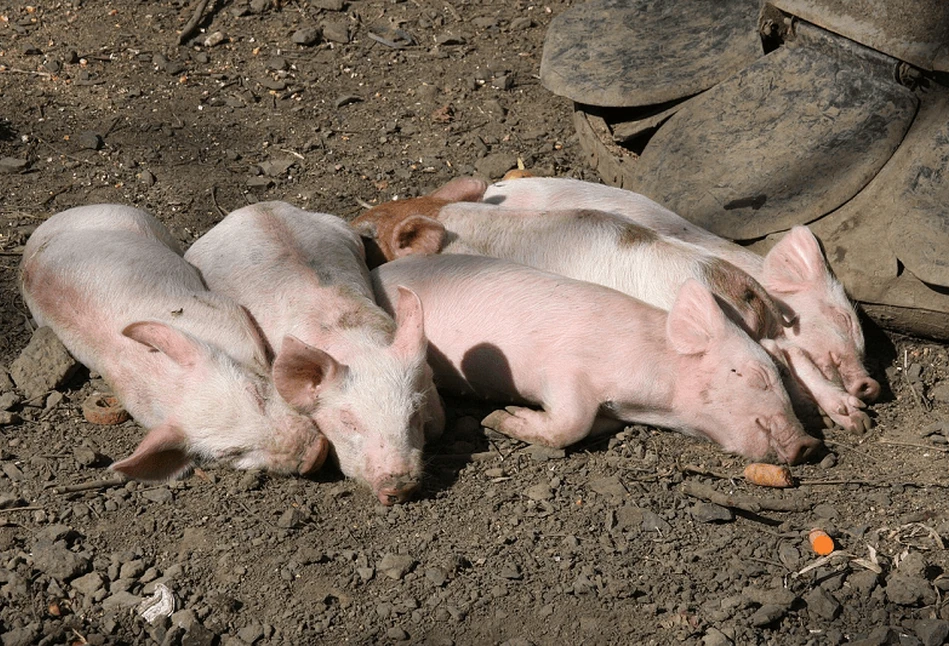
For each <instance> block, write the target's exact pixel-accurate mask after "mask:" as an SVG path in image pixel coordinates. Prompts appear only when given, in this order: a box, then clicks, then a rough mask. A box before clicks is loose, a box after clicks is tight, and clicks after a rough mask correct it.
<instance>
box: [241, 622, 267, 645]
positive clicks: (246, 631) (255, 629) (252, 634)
mask: <svg viewBox="0 0 949 646" xmlns="http://www.w3.org/2000/svg"><path fill="white" fill-rule="evenodd" d="M237 636H238V637H240V638H241V639H242V640H243V641H245V642H246V643H248V644H253V643H254V642H255V641H257V640H258V639H260V638H262V637H263V636H264V629H263V626H261V625H260V624H257V623H253V624H250V625H247V626H244V627H243V628H241V629H240V630H239V631H238V633H237Z"/></svg>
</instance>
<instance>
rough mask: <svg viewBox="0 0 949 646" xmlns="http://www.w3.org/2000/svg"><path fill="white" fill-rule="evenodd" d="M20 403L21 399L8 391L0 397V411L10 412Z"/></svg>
mask: <svg viewBox="0 0 949 646" xmlns="http://www.w3.org/2000/svg"><path fill="white" fill-rule="evenodd" d="M21 401H22V398H21V397H20V396H19V395H17V394H16V393H15V392H13V391H12V390H11V391H8V392H5V393H3V394H2V395H0V410H10V409H11V408H13V407H14V406H16V405H17V404H19V403H20V402H21Z"/></svg>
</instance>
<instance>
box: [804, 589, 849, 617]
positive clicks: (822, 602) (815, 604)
mask: <svg viewBox="0 0 949 646" xmlns="http://www.w3.org/2000/svg"><path fill="white" fill-rule="evenodd" d="M804 602H805V603H807V609H808V611H810V612H813V613H814V614H816V615H817V616H818V617H820V618H821V619H825V620H827V621H833V620H834V619H836V618H837V615H839V614H840V611H841V605H840V602H839V601H837V598H836V597H835V596H834V595H832V594H831V593H829V592H827V591H826V590H825V589H824V588H822V587H820V586H818V587H816V588H814V589H813V590H811V591H810V592H808V593H807V594H805V595H804Z"/></svg>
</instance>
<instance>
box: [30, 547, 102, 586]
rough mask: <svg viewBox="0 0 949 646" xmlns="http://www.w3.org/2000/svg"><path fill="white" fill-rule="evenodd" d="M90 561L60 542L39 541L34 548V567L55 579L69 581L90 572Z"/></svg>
mask: <svg viewBox="0 0 949 646" xmlns="http://www.w3.org/2000/svg"><path fill="white" fill-rule="evenodd" d="M89 566H90V563H89V559H87V558H86V557H84V556H79V555H78V554H75V553H73V552H71V551H69V549H67V548H66V546H65V545H64V544H63V543H62V542H60V541H56V542H55V543H50V542H48V541H46V540H38V541H37V542H36V545H34V547H33V567H35V568H36V569H37V570H39V571H41V572H45V573H46V574H48V575H49V576H51V577H53V578H54V579H58V580H60V581H69V580H71V579H74V578H76V577H77V576H79V575H81V574H85V573H86V572H88V571H89Z"/></svg>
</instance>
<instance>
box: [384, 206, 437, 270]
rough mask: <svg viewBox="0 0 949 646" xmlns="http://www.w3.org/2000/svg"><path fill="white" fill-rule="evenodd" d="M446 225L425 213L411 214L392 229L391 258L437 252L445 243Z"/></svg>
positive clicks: (390, 240)
mask: <svg viewBox="0 0 949 646" xmlns="http://www.w3.org/2000/svg"><path fill="white" fill-rule="evenodd" d="M446 237H447V232H446V231H445V226H444V225H443V224H442V223H441V222H439V221H437V220H433V219H432V218H430V217H428V216H425V215H410V216H409V217H407V218H405V219H404V220H402V221H401V222H399V223H398V224H397V225H396V226H395V227H393V229H392V235H391V237H390V239H389V244H388V247H389V250H390V253H391V254H392V256H393V257H392V258H390V260H395V258H401V257H403V256H414V255H422V256H428V255H432V254H436V253H438V252H439V251H441V250H442V247H443V246H444V245H445V238H446Z"/></svg>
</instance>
